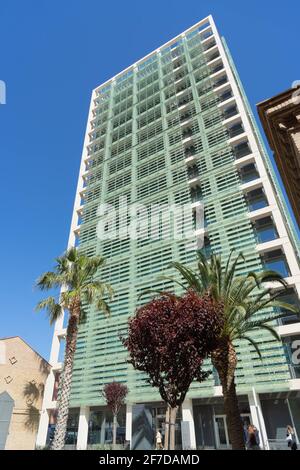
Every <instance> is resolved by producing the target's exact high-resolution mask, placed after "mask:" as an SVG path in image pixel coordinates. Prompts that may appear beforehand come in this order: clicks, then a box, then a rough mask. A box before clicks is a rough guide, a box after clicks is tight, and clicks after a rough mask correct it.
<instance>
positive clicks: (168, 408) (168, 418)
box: [164, 405, 171, 450]
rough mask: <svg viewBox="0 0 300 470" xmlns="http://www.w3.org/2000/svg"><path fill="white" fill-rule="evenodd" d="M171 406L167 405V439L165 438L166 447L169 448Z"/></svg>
mask: <svg viewBox="0 0 300 470" xmlns="http://www.w3.org/2000/svg"><path fill="white" fill-rule="evenodd" d="M170 409H171V408H170V406H169V405H167V410H166V423H165V439H164V449H165V450H169V430H170Z"/></svg>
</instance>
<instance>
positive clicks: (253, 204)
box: [247, 196, 268, 212]
mask: <svg viewBox="0 0 300 470" xmlns="http://www.w3.org/2000/svg"><path fill="white" fill-rule="evenodd" d="M247 204H248V209H249V211H250V212H253V211H257V210H259V209H263V208H264V207H267V206H268V201H267V199H266V198H265V197H264V196H262V197H260V198H256V199H248V198H247Z"/></svg>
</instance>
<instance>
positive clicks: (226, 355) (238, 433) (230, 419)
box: [212, 340, 245, 450]
mask: <svg viewBox="0 0 300 470" xmlns="http://www.w3.org/2000/svg"><path fill="white" fill-rule="evenodd" d="M212 363H213V365H214V367H215V368H216V370H217V372H218V375H219V378H220V382H221V385H222V391H223V397H224V409H225V414H226V422H227V427H228V434H229V439H230V442H231V445H232V449H233V450H245V441H244V432H243V424H242V420H241V415H240V411H239V404H238V399H237V394H236V387H235V380H234V376H235V370H236V365H237V356H236V352H235V349H234V346H233V344H232V343H231V341H229V340H226V341H223V342H222V344H220V346H219V348H218V349H216V350H215V351H214V352H213V354H212Z"/></svg>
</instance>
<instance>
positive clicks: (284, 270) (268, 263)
mask: <svg viewBox="0 0 300 470" xmlns="http://www.w3.org/2000/svg"><path fill="white" fill-rule="evenodd" d="M263 265H264V269H266V270H271V271H277V272H278V273H279V274H280V275H281V276H282V277H290V275H291V274H290V270H289V267H288V265H287V262H286V260H285V259H284V258H276V259H269V260H263Z"/></svg>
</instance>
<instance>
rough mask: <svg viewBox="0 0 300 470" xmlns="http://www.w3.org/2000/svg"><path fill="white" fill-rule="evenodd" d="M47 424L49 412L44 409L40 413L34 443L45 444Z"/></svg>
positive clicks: (41, 445)
mask: <svg viewBox="0 0 300 470" xmlns="http://www.w3.org/2000/svg"><path fill="white" fill-rule="evenodd" d="M48 426H49V413H48V411H47V410H46V409H44V410H42V411H41V413H40V421H39V429H38V433H37V436H36V445H37V446H39V447H44V446H45V445H46V439H47V433H48Z"/></svg>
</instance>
